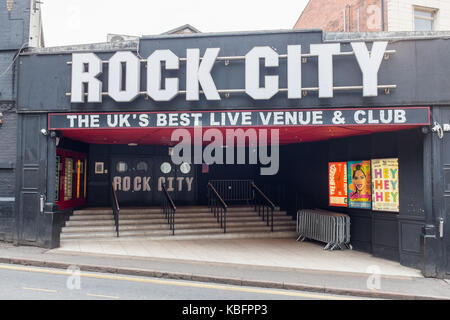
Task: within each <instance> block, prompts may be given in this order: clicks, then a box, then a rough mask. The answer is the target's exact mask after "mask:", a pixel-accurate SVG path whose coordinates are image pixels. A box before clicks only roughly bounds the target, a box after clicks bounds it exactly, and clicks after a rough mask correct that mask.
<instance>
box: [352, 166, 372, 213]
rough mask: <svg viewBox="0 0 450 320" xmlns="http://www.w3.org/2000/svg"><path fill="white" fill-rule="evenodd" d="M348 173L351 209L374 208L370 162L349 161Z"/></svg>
mask: <svg viewBox="0 0 450 320" xmlns="http://www.w3.org/2000/svg"><path fill="white" fill-rule="evenodd" d="M347 171H348V176H347V180H348V206H349V207H350V208H360V209H371V208H372V184H371V170H370V160H364V161H349V162H348V164H347Z"/></svg>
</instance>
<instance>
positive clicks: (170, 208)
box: [162, 183, 177, 235]
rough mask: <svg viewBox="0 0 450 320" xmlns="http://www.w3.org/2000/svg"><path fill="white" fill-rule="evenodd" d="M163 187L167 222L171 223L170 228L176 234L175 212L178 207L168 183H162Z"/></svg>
mask: <svg viewBox="0 0 450 320" xmlns="http://www.w3.org/2000/svg"><path fill="white" fill-rule="evenodd" d="M162 189H163V191H164V195H165V197H164V202H163V208H162V209H163V213H164V216H165V218H166V219H167V223H168V224H169V229H170V230H172V235H175V213H176V211H177V207H176V206H175V203H174V202H173V199H172V197H171V196H170V194H169V192H168V191H167V188H166V184H165V183H163V184H162Z"/></svg>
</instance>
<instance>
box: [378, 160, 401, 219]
mask: <svg viewBox="0 0 450 320" xmlns="http://www.w3.org/2000/svg"><path fill="white" fill-rule="evenodd" d="M398 181H399V180H398V158H391V159H373V160H372V210H375V211H388V212H399V211H400V202H399V195H400V192H399V185H398V184H399V182H398Z"/></svg>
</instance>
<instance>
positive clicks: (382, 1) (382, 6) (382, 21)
mask: <svg viewBox="0 0 450 320" xmlns="http://www.w3.org/2000/svg"><path fill="white" fill-rule="evenodd" d="M380 10H381V31H385V30H384V0H380Z"/></svg>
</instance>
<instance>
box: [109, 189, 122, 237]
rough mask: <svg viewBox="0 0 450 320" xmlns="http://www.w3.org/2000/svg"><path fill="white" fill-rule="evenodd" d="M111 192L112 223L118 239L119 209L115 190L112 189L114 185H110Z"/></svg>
mask: <svg viewBox="0 0 450 320" xmlns="http://www.w3.org/2000/svg"><path fill="white" fill-rule="evenodd" d="M111 191H112V199H111V202H112V203H111V207H112V210H113V214H114V223H115V226H116V233H117V237H119V214H120V207H119V201H118V200H117V194H116V188H114V183H111Z"/></svg>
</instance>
